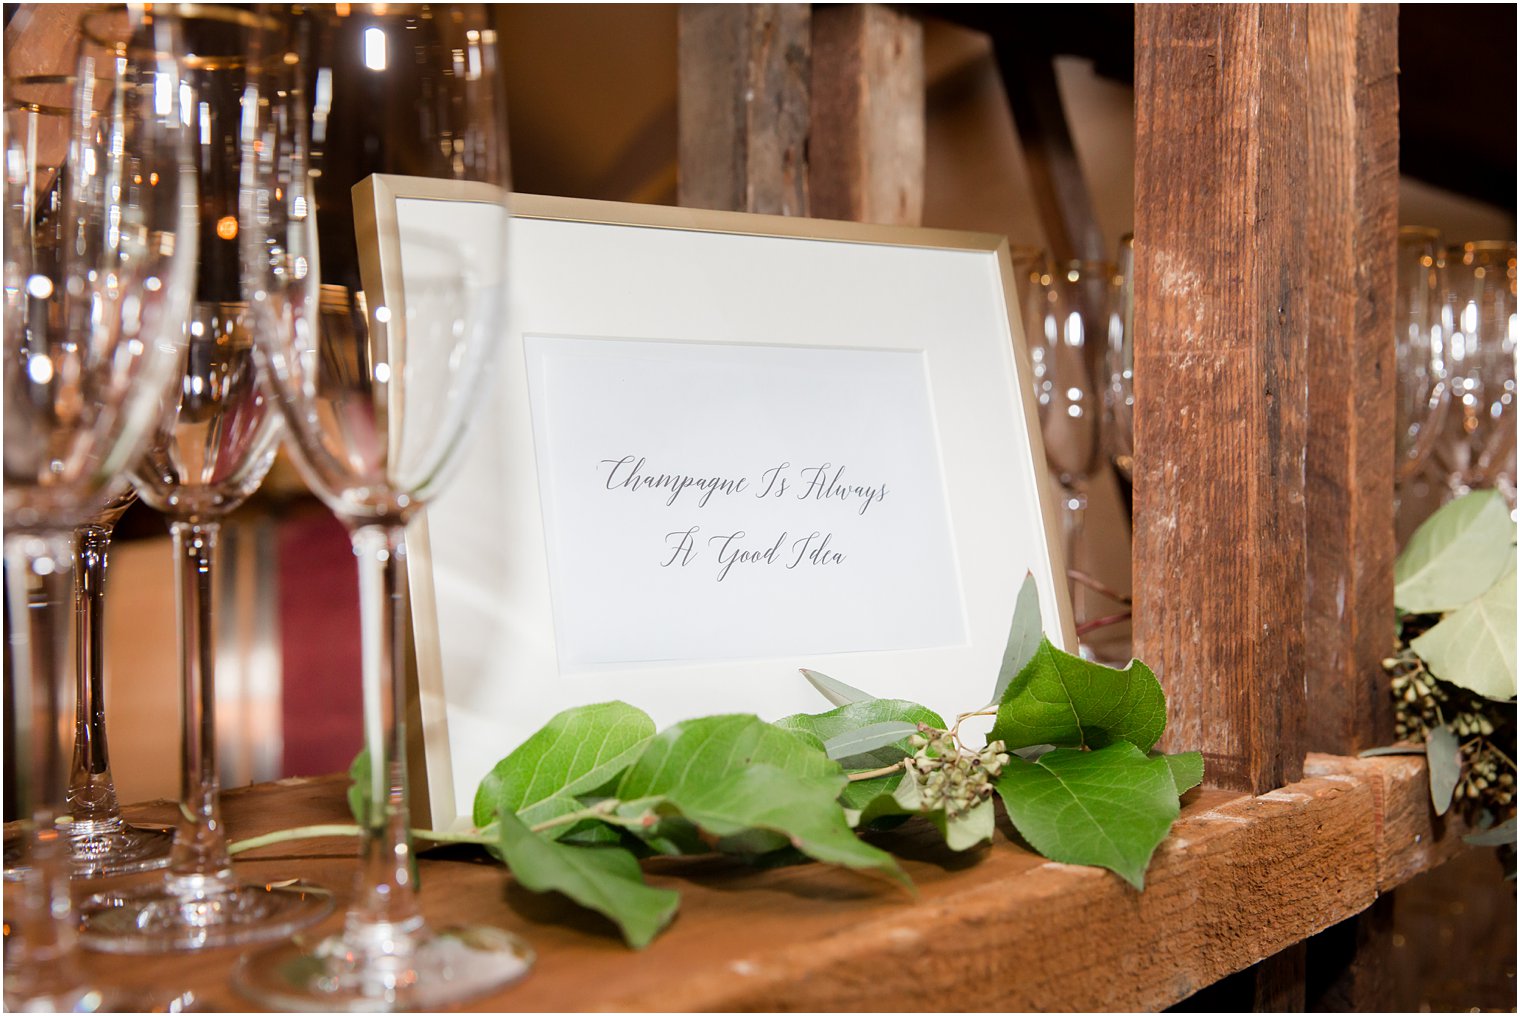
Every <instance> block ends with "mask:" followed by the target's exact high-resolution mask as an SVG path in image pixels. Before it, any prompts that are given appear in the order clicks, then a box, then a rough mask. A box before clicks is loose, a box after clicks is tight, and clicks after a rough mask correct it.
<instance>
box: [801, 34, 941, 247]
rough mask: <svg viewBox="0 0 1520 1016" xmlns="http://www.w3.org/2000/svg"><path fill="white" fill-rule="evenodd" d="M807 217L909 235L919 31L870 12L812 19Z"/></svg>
mask: <svg viewBox="0 0 1520 1016" xmlns="http://www.w3.org/2000/svg"><path fill="white" fill-rule="evenodd" d="M812 115H813V133H812V141H811V144H810V146H809V151H808V158H809V161H810V163H811V174H812V176H811V190H812V204H813V214H814V215H816V216H818V217H820V218H826V219H853V220H855V221H857V222H879V223H885V224H888V225H914V226H916V225H918V224H919V223H920V222H921V221H922V220H923V214H924V31H923V26H922V25H921V24H919V22H918V21H917V20H916V19H915V18H913V17H911V16H909V15H906V14H901V13H898V12H897V11H894V10H891V9H890V8H887V7H883V6H881V5H879V4H865V5H853V4H852V5H847V6H841V7H821V8H819V9H818V10H816V11H814V13H813V103H812Z"/></svg>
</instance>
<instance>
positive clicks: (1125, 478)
mask: <svg viewBox="0 0 1520 1016" xmlns="http://www.w3.org/2000/svg"><path fill="white" fill-rule="evenodd" d="M1116 271H1117V283H1116V285H1117V287H1118V292H1117V297H1116V298H1117V301H1118V310H1117V312H1116V313H1114V314H1113V315H1112V316H1111V317H1110V318H1109V329H1108V344H1107V346H1106V349H1105V357H1104V366H1105V370H1104V373H1105V374H1106V375H1107V379H1106V380H1107V383H1106V385H1105V386H1104V389H1103V446H1104V448H1105V449H1107V452H1108V460H1109V462H1110V463H1112V464H1113V467H1114V475H1115V476H1116V477H1117V478H1118V480H1119V493H1120V495H1121V496H1122V497H1123V498H1124V507H1125V509H1126V510H1127V511H1128V512H1129V513H1130V515H1132V516H1133V514H1134V510H1135V508H1134V489H1135V488H1134V468H1135V235H1134V234H1133V233H1126V234H1124V236H1122V237H1121V238H1120V239H1119V256H1118V260H1117V262H1116Z"/></svg>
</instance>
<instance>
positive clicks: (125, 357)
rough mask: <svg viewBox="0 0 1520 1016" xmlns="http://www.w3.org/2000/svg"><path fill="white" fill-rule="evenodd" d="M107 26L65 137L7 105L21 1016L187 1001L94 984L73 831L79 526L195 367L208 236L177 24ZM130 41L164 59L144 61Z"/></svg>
mask: <svg viewBox="0 0 1520 1016" xmlns="http://www.w3.org/2000/svg"><path fill="white" fill-rule="evenodd" d="M98 20H99V28H100V32H99V34H98V37H97V38H98V43H99V44H96V43H87V44H85V45H83V46H82V47H81V51H80V55H79V60H78V64H77V75H76V87H75V88H74V89H72V90H68V89H65V92H67V93H68V94H69V95H70V96H71V97H70V99H69V101H68V108H69V109H70V110H71V111H72V112H71V116H70V118H69V127H68V128H67V129H66V130H63V131H62V132H61V133H60V132H58V130H57V128H51V129H50V128H47V127H44V126H43V121H41V120H40V118H37V117H34V116H30V115H28V114H27V112H26V111H25V110H24V109H18V108H16V107H14V106H13V105H12V104H10V103H7V110H6V119H7V123H6V127H7V130H6V137H5V237H4V239H5V244H4V248H5V259H4V272H5V337H4V343H5V347H4V348H5V355H4V385H5V401H4V419H5V497H4V502H5V553H6V563H7V571H8V584H7V591H6V592H7V597H6V602H7V620H8V622H9V624H8V628H9V638H10V645H11V649H12V652H13V659H14V661H15V664H16V673H17V675H18V680H17V681H16V697H17V702H16V712H17V716H18V722H17V723H16V724H15V730H16V736H17V741H18V744H17V745H16V758H17V759H18V760H19V761H20V763H21V765H22V766H23V768H24V769H25V770H26V773H25V776H24V778H23V779H22V781H21V786H22V788H23V797H24V799H23V800H22V801H21V802H20V808H19V811H20V812H21V814H22V815H24V816H26V820H27V821H29V823H30V830H29V833H28V839H27V852H26V856H25V857H24V859H23V863H24V867H25V869H26V872H25V874H24V875H23V876H22V878H21V880H20V881H19V884H17V885H16V887H15V888H13V889H11V890H10V891H9V892H8V893H7V896H8V899H7V900H6V903H7V915H6V916H7V929H6V948H5V1005H6V1007H7V1008H9V1009H14V1010H32V1011H37V1010H53V1011H106V1010H122V1009H138V1008H146V1007H148V1006H150V1005H153V1006H158V1007H163V1006H165V1005H172V1004H176V1002H175V1000H172V999H170V998H169V997H163V998H157V999H149V998H144V997H142V996H141V995H140V994H138V993H128V992H119V991H112V990H107V989H102V988H100V987H98V986H95V985H91V984H89V983H88V982H87V979H86V978H87V971H86V969H85V967H84V964H83V963H82V962H81V960H80V958H79V955H78V950H77V937H76V930H75V922H74V915H73V909H72V905H71V900H70V892H69V878H68V846H67V842H66V839H65V837H64V836H63V835H62V834H61V830H60V828H59V824H58V820H59V819H60V818H62V817H63V816H64V815H65V809H66V807H67V787H68V774H69V770H70V758H71V751H70V748H69V746H68V745H66V744H65V742H64V738H63V736H62V734H63V731H64V730H66V729H67V727H68V711H69V710H68V706H67V704H68V703H69V692H70V690H71V689H72V688H73V686H74V678H75V674H74V670H73V668H72V666H71V665H70V659H69V650H68V643H69V636H70V621H71V617H72V613H73V609H74V602H73V595H72V592H73V590H72V580H71V577H70V576H71V570H72V564H73V552H74V548H73V536H72V532H73V529H74V527H76V526H79V525H81V524H83V523H85V522H86V521H87V520H88V519H89V518H90V517H91V516H92V515H94V514H95V513H97V512H99V511H100V510H101V509H102V508H103V506H104V502H105V499H106V497H107V495H108V492H109V490H110V486H111V483H112V482H113V480H114V479H116V478H117V477H119V476H120V474H121V473H122V471H123V468H124V467H125V466H126V464H127V463H129V462H131V461H132V460H133V459H134V458H135V457H136V456H137V454H138V453H139V451H140V449H141V447H142V444H143V442H144V440H145V439H146V438H147V437H148V435H149V432H150V430H151V426H152V422H153V411H154V409H155V406H156V402H157V400H158V398H159V395H160V393H161V392H162V391H163V389H164V388H165V387H166V386H167V384H168V383H169V381H170V380H171V378H172V377H173V373H174V370H175V369H176V367H177V365H178V361H179V355H180V353H181V338H182V335H183V329H184V321H185V312H186V307H187V304H188V300H189V295H190V292H191V289H190V280H191V277H192V273H193V269H194V261H195V254H196V240H197V237H196V204H195V181H194V176H193V174H192V173H191V172H190V165H189V158H188V156H189V141H190V138H189V131H188V130H187V129H186V125H185V123H184V121H183V119H182V117H181V115H180V113H181V108H180V104H179V102H178V95H179V82H180V70H181V67H180V65H179V61H178V58H177V56H176V54H177V53H178V52H179V45H178V39H177V30H176V27H175V25H174V23H173V19H169V18H162V17H159V16H156V15H153V14H151V13H145V12H144V11H143V10H142V9H140V8H118V9H112V10H110V11H108V12H105V13H102V14H101V15H99V16H98ZM129 39H130V40H133V46H135V47H137V48H140V49H144V50H146V51H148V52H151V53H152V54H153V55H154V56H153V59H151V60H139V59H135V58H133V57H132V56H130V55H129V53H128V52H127V51H128V49H129V48H131V47H129V46H128V45H127V44H126V40H129ZM60 144H61V145H62V146H63V148H64V149H65V152H66V154H65V155H64V156H63V157H61V158H59V157H57V155H56V152H57V149H58V146H59V145H60ZM50 167H51V168H50ZM60 170H61V171H62V172H60ZM55 196H56V203H55Z"/></svg>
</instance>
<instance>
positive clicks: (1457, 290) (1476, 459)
mask: <svg viewBox="0 0 1520 1016" xmlns="http://www.w3.org/2000/svg"><path fill="white" fill-rule="evenodd" d="M1446 284H1447V292H1446V302H1445V312H1444V314H1443V318H1444V324H1445V327H1446V329H1447V334H1448V335H1449V336H1450V339H1451V370H1452V375H1453V380H1452V397H1453V398H1454V399H1455V400H1456V409H1457V413H1458V414H1459V415H1458V416H1457V424H1458V426H1457V427H1454V428H1452V429H1453V430H1455V431H1456V441H1455V445H1454V447H1453V449H1452V451H1453V453H1454V454H1453V460H1454V461H1453V466H1454V468H1453V470H1452V473H1451V478H1450V481H1449V482H1450V486H1451V490H1452V494H1453V495H1460V494H1464V493H1466V492H1467V491H1469V490H1472V489H1475V488H1479V487H1494V488H1497V489H1498V490H1500V492H1502V493H1503V494H1504V495H1505V497H1506V499H1507V500H1509V502H1510V503H1511V504H1512V505H1513V503H1514V499H1515V351H1516V346H1515V344H1516V338H1517V333H1520V323H1517V312H1516V299H1515V245H1514V244H1513V243H1511V242H1508V241H1475V242H1471V243H1465V244H1463V245H1462V246H1461V247H1455V248H1452V249H1451V250H1450V251H1449V252H1448V254H1447V257H1446Z"/></svg>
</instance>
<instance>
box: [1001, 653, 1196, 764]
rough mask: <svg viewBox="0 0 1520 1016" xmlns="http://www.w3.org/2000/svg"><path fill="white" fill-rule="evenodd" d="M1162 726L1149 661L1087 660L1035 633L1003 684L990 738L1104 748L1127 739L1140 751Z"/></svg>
mask: <svg viewBox="0 0 1520 1016" xmlns="http://www.w3.org/2000/svg"><path fill="white" fill-rule="evenodd" d="M1165 728H1166V696H1165V694H1163V693H1162V691H1161V684H1160V682H1158V681H1157V680H1156V675H1155V674H1152V673H1151V670H1150V668H1149V667H1147V666H1146V665H1145V664H1143V663H1141V662H1140V661H1139V660H1131V661H1130V664H1129V666H1127V667H1125V668H1124V669H1123V670H1114V669H1113V668H1111V667H1105V666H1102V665H1101V664H1097V663H1091V662H1089V661H1087V660H1084V659H1082V658H1081V657H1079V656H1073V655H1072V654H1070V653H1066V652H1062V651H1061V650H1060V649H1057V648H1056V647H1055V646H1053V645H1051V643H1050V640H1049V639H1041V640H1040V646H1039V648H1038V649H1037V650H1035V654H1034V656H1033V657H1032V658H1031V659H1030V661H1029V663H1028V665H1026V666H1025V667H1024V669H1023V670H1021V671H1020V672H1019V674H1018V676H1017V677H1015V678H1014V679H1013V681H1012V683H1010V684H1009V685H1008V689H1007V690H1006V691H1005V692H1004V693H1003V698H1002V701H1001V703H1000V704H999V705H998V712H997V721H996V722H995V723H994V724H993V726H992V733H991V735H990V736H991V737H992V738H994V739H998V740H1001V741H1003V742H1004V743H1005V744H1007V745H1008V746H1009V748H1010V749H1018V748H1023V747H1026V746H1028V745H1032V744H1054V745H1057V746H1061V747H1071V748H1102V747H1104V746H1106V745H1109V744H1112V743H1114V742H1116V741H1128V742H1129V743H1131V744H1133V745H1135V746H1136V747H1137V748H1139V749H1140V750H1141V751H1142V752H1144V751H1148V750H1149V749H1150V748H1151V747H1152V746H1153V745H1155V743H1156V741H1157V740H1158V739H1160V737H1161V732H1162V731H1163V730H1164V729H1165Z"/></svg>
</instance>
